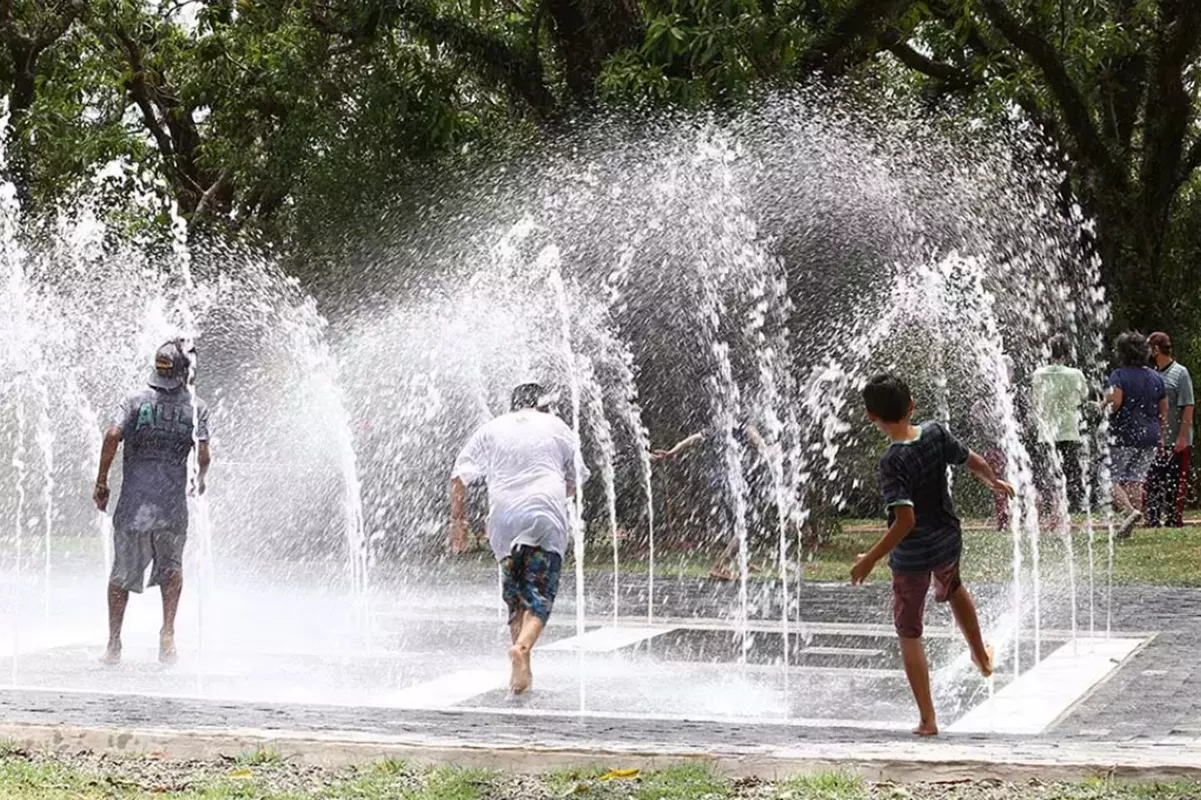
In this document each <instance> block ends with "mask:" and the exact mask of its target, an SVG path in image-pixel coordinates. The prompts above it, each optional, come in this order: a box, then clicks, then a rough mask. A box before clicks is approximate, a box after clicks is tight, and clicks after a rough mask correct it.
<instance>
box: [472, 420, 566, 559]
mask: <svg viewBox="0 0 1201 800" xmlns="http://www.w3.org/2000/svg"><path fill="white" fill-rule="evenodd" d="M578 454H579V443H578V442H577V440H576V436H575V433H574V432H572V430H571V428H569V427H567V425H565V424H564V423H563V421H562V420H561V419H559V418H558V417H556V416H554V415H553V414H547V413H544V412H541V411H535V410H532V409H527V410H523V411H514V412H512V413H510V414H504V415H502V416H499V417H496V418H495V419H493V420H491V421H489V422H487V423H485V424H484V425H482V426H480V428H479V429H478V430H476V432H475V433H473V434H472V435H471V438H470V439H469V440H468V441H467V444H466V445H465V446H464V447H463V450H462V452H460V453H459V457H458V458H457V459H455V468H454V473H453V475H452V477H455V478H458V479H459V480H461V481H463V482H464V483H470V482H471V481H474V480H478V479H480V478H483V479H484V480H485V481H486V482H487V484H488V501H489V504H490V509H489V514H488V541H489V542H490V543H491V545H492V552H493V554H494V555H495V556H496V559H497V560H498V561H499V560H501V559H503V558H505V557H507V556H508V555H509V553H511V552H512V551H513V548H514V547H516V546H517V545H522V544H524V545H531V546H533V547H541V548H542V549H543V550H547V551H550V552H552V553H558V554H559V555H563V553H564V551H565V549H566V548H567V530H568V504H567V492H568V487H570V486H573V485H574V484H575V480H576V460H577V458H578ZM587 479H588V470H587V468H585V467H584V466H583V462H582V461H581V463H580V481H581V483H582V482H583V481H585V480H587Z"/></svg>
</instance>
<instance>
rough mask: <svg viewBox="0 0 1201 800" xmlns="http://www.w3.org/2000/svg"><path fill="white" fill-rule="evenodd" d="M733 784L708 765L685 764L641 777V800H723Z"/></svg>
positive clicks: (638, 792) (638, 799)
mask: <svg viewBox="0 0 1201 800" xmlns="http://www.w3.org/2000/svg"><path fill="white" fill-rule="evenodd" d="M729 796H730V783H729V781H727V780H725V779H724V778H723V777H722V776H721V775H720V774H718V772H717V771H716V770H715V769H713V767H711V766H709V765H708V764H699V763H684V764H677V765H675V766H671V767H667V768H666V769H663V770H660V771H658V772H649V773H647V774H646V775H645V776H639V781H638V790H637V792H636V793H635V794H634V797H635V798H637V800H720V798H725V797H729Z"/></svg>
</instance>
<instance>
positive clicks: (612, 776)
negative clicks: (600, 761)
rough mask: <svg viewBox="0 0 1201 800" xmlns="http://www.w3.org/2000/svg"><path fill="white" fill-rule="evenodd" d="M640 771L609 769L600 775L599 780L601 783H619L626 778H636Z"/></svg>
mask: <svg viewBox="0 0 1201 800" xmlns="http://www.w3.org/2000/svg"><path fill="white" fill-rule="evenodd" d="M640 771H641V770H637V769H611V770H609V771H608V772H606V773H605V774H604V775H601V776H600V779H601V780H602V781H619V780H624V779H626V778H637V777H638V773H639V772H640Z"/></svg>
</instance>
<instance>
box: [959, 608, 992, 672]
mask: <svg viewBox="0 0 1201 800" xmlns="http://www.w3.org/2000/svg"><path fill="white" fill-rule="evenodd" d="M949 602H950V604H951V614H952V615H953V616H954V617H955V622H956V623H958V625H959V630H960V631H962V632H963V638H964V639H967V646H968V649H970V650H971V651H972V663H973V664H975V665H976V669H978V670H980V674H981V675H983V676H984V677H986V678H988V677H991V676H992V671H993V663H992V656H993V653H992V648H991V647H989V646H988V645H987V644H985V643H984V637H983V636H982V635H981V633H980V618H979V617H978V616H976V604H975V603H974V602H972V595H971V593H970V592H968V590H967V587H966V586H960V587H959V588H958V589H956V590H955V592H954V594H952V595H951V597H950V600H949Z"/></svg>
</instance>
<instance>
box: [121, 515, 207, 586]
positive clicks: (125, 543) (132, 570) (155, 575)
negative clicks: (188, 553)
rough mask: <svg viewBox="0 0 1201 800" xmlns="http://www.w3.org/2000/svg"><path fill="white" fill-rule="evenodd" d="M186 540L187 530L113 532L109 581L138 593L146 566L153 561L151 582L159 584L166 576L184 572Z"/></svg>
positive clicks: (153, 584)
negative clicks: (111, 568) (111, 566)
mask: <svg viewBox="0 0 1201 800" xmlns="http://www.w3.org/2000/svg"><path fill="white" fill-rule="evenodd" d="M187 541H188V534H187V532H186V531H183V532H180V531H171V530H159V531H122V530H117V531H114V532H113V571H112V573H111V574H110V575H109V579H108V582H109V584H110V585H112V586H116V587H117V588H118V589H124V590H125V591H127V592H135V593H137V594H141V592H142V588H143V587H142V582H143V581H144V580H145V576H146V567H148V566H150V564H151V562H153V563H154V568H153V569H152V570H151V571H150V585H151V586H162V585H163V581H164V580H166V578H167V575H169V574H170V573H172V572H179V573H182V572H183V549H184V545H185V544H187Z"/></svg>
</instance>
